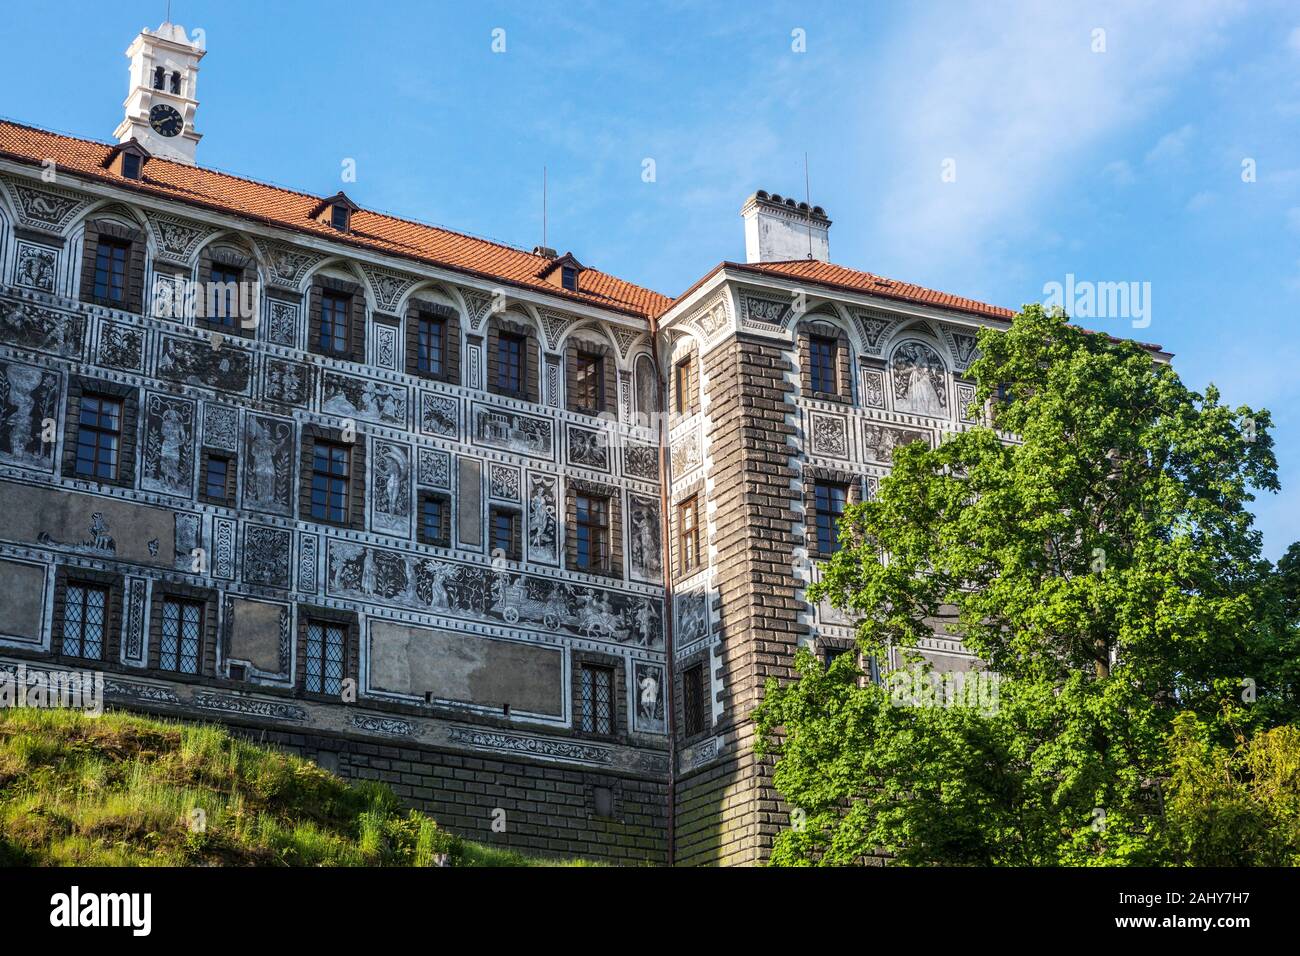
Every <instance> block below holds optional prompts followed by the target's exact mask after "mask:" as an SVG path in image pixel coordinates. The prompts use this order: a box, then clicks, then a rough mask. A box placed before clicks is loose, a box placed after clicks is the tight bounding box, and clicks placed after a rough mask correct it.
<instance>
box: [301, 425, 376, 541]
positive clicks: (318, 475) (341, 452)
mask: <svg viewBox="0 0 1300 956" xmlns="http://www.w3.org/2000/svg"><path fill="white" fill-rule="evenodd" d="M348 438H353V439H354V440H353V441H348V440H347V439H348ZM298 481H299V498H298V516H299V517H300V518H303V519H310V520H312V521H320V522H323V523H326V524H332V525H336V526H338V527H343V528H352V529H354V530H358V531H360V530H363V529H364V528H365V521H366V439H365V436H364V435H363V434H361V433H360V432H357V433H355V434H348V433H345V432H343V431H341V430H340V429H337V428H326V427H324V426H322V425H304V426H303V430H302V448H301V458H300V460H299V469H298Z"/></svg>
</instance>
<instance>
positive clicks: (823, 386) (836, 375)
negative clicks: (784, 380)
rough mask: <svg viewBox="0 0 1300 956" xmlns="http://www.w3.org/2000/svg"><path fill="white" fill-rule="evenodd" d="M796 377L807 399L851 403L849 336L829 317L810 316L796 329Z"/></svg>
mask: <svg viewBox="0 0 1300 956" xmlns="http://www.w3.org/2000/svg"><path fill="white" fill-rule="evenodd" d="M797 339H798V347H799V370H800V374H799V378H800V384H801V386H802V388H803V393H804V395H806V396H807V397H808V398H815V399H817V400H818V401H823V402H837V403H839V404H851V403H852V401H853V372H852V361H853V357H852V354H851V349H850V346H849V337H848V335H847V334H846V333H845V332H844V330H843V329H841V328H840V327H839V326H838V325H837V324H835V323H834V322H832V321H830V320H829V318H825V317H818V316H816V315H814V316H810V317H809V318H808V319H807V320H805V321H804V322H802V323H800V325H799V331H798V336H797Z"/></svg>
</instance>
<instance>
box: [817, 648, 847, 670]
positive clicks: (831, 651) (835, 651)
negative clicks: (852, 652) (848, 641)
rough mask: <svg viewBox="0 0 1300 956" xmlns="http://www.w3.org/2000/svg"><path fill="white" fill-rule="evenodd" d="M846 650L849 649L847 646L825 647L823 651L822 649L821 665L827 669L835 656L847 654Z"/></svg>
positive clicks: (833, 661)
mask: <svg viewBox="0 0 1300 956" xmlns="http://www.w3.org/2000/svg"><path fill="white" fill-rule="evenodd" d="M848 652H849V649H848V648H847V647H828V648H826V649H825V650H824V651H822V666H823V667H825V668H826V669H827V670H829V669H830V666H831V665H832V664H834V663H835V660H836V658H838V657H840V656H842V655H844V654H847V653H848Z"/></svg>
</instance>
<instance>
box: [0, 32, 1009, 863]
mask: <svg viewBox="0 0 1300 956" xmlns="http://www.w3.org/2000/svg"><path fill="white" fill-rule="evenodd" d="M127 56H128V59H129V61H130V87H129V93H128V98H127V101H126V112H125V117H124V119H123V120H122V123H121V125H120V126H119V127H118V129H117V131H116V134H115V136H116V140H117V141H116V142H115V143H112V144H106V143H100V142H95V141H90V140H83V139H76V138H72V137H68V136H62V135H57V134H54V133H50V132H46V131H45V130H43V129H39V128H36V127H32V126H25V125H20V124H17V123H13V122H0V497H2V498H3V507H0V669H2V670H4V671H5V672H7V673H9V674H16V673H19V672H20V670H21V671H23V672H28V673H36V672H40V671H45V672H55V673H57V672H62V671H70V670H90V671H95V672H99V673H102V674H103V687H104V694H105V698H106V700H107V702H108V703H109V704H110V705H112V706H118V707H124V708H128V709H133V710H139V711H145V712H150V713H156V714H162V715H168V716H175V717H183V718H187V719H200V720H215V721H221V722H224V723H226V724H228V725H230V726H232V727H234V728H237V729H238V730H239V731H240V732H241V733H245V734H247V735H249V736H251V737H254V738H256V739H262V740H266V741H269V742H272V743H275V744H278V745H280V746H283V747H286V748H289V749H291V750H294V751H297V752H299V753H302V754H304V755H306V756H308V757H310V758H311V759H313V760H315V761H317V762H318V763H320V764H321V765H322V766H325V767H327V768H328V769H331V770H335V771H337V772H339V773H341V774H343V775H344V776H348V777H356V778H372V779H378V780H383V781H385V782H387V783H389V784H390V785H392V786H393V788H394V789H395V790H396V792H397V793H398V794H399V796H401V797H402V799H403V800H405V801H407V802H408V803H410V804H411V805H413V806H417V807H420V808H421V809H424V810H427V811H428V812H429V813H431V814H432V815H433V816H435V817H436V818H437V819H438V821H439V822H440V823H441V824H442V825H445V826H447V827H448V828H450V829H452V830H454V831H456V832H459V833H462V834H465V835H467V836H471V837H473V838H476V839H480V840H483V841H485V842H492V843H501V844H505V845H509V846H512V847H516V848H519V849H522V850H525V851H532V852H542V853H551V854H559V855H568V854H581V855H585V856H590V857H594V858H600V859H607V860H614V861H630V862H638V861H652V862H665V861H666V860H667V859H668V858H669V852H670V846H671V851H672V858H673V859H674V861H676V862H678V863H683V864H697V863H698V864H704V863H725V864H732V863H753V862H758V861H761V860H762V859H763V857H764V854H765V850H766V847H767V846H768V845H769V844H770V840H771V837H772V836H773V835H774V834H775V833H776V832H777V831H778V830H779V829H780V828H781V827H782V826H785V825H787V824H788V817H787V815H786V814H787V809H788V808H785V807H784V806H783V805H782V804H781V802H780V801H779V799H778V797H777V795H776V794H775V792H774V791H773V790H772V788H771V786H770V775H769V770H768V768H766V767H764V766H762V765H761V764H759V763H758V762H757V761H756V760H755V759H754V757H753V755H752V751H751V747H752V743H753V729H752V723H751V722H750V720H749V716H748V715H749V713H750V711H751V710H752V709H753V707H754V705H755V704H757V702H758V700H759V694H760V692H761V689H762V685H763V681H764V680H765V679H766V678H767V677H768V676H769V675H778V676H780V675H784V674H788V673H789V668H790V663H791V659H792V656H793V652H794V649H795V648H796V647H798V646H800V645H801V644H802V645H807V646H809V647H811V648H812V649H813V650H814V651H816V652H817V653H819V654H822V655H824V656H831V655H833V654H836V653H840V652H842V651H844V650H846V649H848V648H849V647H851V645H852V627H851V622H849V621H847V620H845V619H843V618H842V617H840V616H838V615H837V614H836V613H835V612H834V611H832V610H831V609H829V608H827V607H812V606H809V605H808V603H807V602H806V601H804V599H803V589H804V588H805V587H806V586H807V584H808V583H809V582H810V581H811V580H812V579H813V577H814V576H815V575H816V574H817V573H818V571H817V566H816V561H817V559H818V558H821V557H825V556H826V555H827V554H828V553H829V552H830V551H832V550H833V549H834V547H835V531H834V519H835V517H836V516H837V515H838V513H839V512H840V511H842V509H843V508H844V507H845V506H846V505H847V504H849V503H851V502H853V501H857V500H860V499H861V498H862V497H863V496H868V495H870V494H872V492H873V489H874V488H875V487H876V486H877V483H878V481H879V479H880V477H881V476H883V475H884V474H886V473H887V472H888V468H889V463H890V458H891V454H892V451H893V449H894V448H896V447H898V446H899V445H900V444H903V443H906V442H910V441H925V442H929V443H934V442H937V441H940V440H941V439H942V437H943V435H944V433H947V432H954V431H960V430H962V429H966V428H969V427H972V426H974V425H975V424H977V422H976V421H975V419H974V418H973V417H972V409H971V408H970V402H971V399H972V398H973V395H974V391H973V388H974V387H973V384H972V383H971V382H970V381H968V380H967V379H966V378H965V377H964V373H965V371H966V369H967V367H968V366H969V364H970V362H971V361H972V359H973V357H974V354H975V335H976V332H977V331H978V329H979V328H980V327H983V326H990V325H992V326H1005V324H1006V323H1007V322H1008V320H1009V318H1010V316H1011V312H1010V311H1009V310H1006V309H1002V308H998V307H995V306H990V305H985V304H983V303H978V302H974V301H971V300H967V299H962V298H959V297H956V296H951V295H946V294H943V293H938V292H933V291H931V290H926V289H922V288H919V287H916V286H912V285H908V284H906V283H900V282H894V281H891V280H886V279H882V278H880V277H877V276H874V275H872V274H869V273H865V272H860V271H857V270H853V269H848V268H845V267H841V266H837V265H832V264H831V263H830V262H829V238H828V237H829V228H830V221H829V219H828V218H827V217H826V215H825V213H824V212H823V211H822V210H821V209H819V208H809V207H807V206H806V205H803V204H799V203H796V202H794V201H792V200H788V199H783V198H782V197H780V196H778V195H773V194H769V193H766V192H758V193H755V194H754V195H753V196H751V197H750V199H749V200H748V201H747V203H746V204H745V207H744V209H743V210H742V215H743V219H744V224H745V237H746V247H747V261H746V262H744V263H739V262H723V263H721V264H720V265H718V266H717V267H715V268H714V269H713V270H712V271H710V272H709V273H708V274H707V275H705V277H704V278H702V279H701V280H700V281H699V282H697V283H696V284H695V285H694V286H693V287H692V288H691V289H690V290H688V291H687V292H686V293H684V294H683V295H681V296H679V297H677V298H675V299H672V298H669V297H666V296H663V295H660V294H658V293H655V292H652V291H649V290H646V289H642V288H639V287H637V286H635V285H633V284H631V283H628V282H625V281H622V280H620V279H617V278H615V277H613V276H610V275H607V274H605V273H602V272H600V271H599V270H597V269H595V268H589V267H587V266H585V265H584V264H583V263H582V262H580V261H579V260H578V259H577V258H576V257H574V256H573V255H571V254H564V255H560V254H557V253H556V252H555V251H553V250H549V249H543V248H537V249H534V250H531V251H526V250H522V249H515V248H511V247H508V246H503V245H500V244H496V243H491V242H487V241H485V240H481V239H476V238H472V237H469V236H465V235H461V234H458V233H454V232H450V231H447V230H444V229H439V228H434V227H431V226H427V225H423V224H420V223H416V222H412V221H408V220H403V219H399V218H396V217H393V216H389V215H385V214H380V213H376V212H372V211H369V210H366V209H365V208H363V207H361V206H359V205H357V204H356V203H355V202H353V200H352V199H351V198H349V197H348V196H347V195H345V194H344V193H342V192H340V193H338V194H337V195H334V196H330V197H318V196H309V195H305V194H302V193H296V192H292V191H289V190H285V189H281V188H277V187H272V186H268V185H264V184H261V183H258V182H255V181H252V180H247V179H242V178H238V177H236V176H232V175H229V174H225V173H218V172H213V171H209V170H205V169H203V168H202V167H201V166H199V165H197V164H196V162H195V155H196V149H197V144H198V142H199V139H200V135H199V134H198V132H197V131H196V125H195V124H196V120H195V114H196V109H197V105H198V102H197V98H196V96H197V79H198V71H199V61H200V60H201V59H202V57H203V56H204V50H203V49H202V47H201V45H199V44H196V43H194V42H193V41H192V40H191V38H190V37H189V36H188V35H187V34H186V32H185V31H184V30H183V29H182V28H180V27H178V26H175V25H172V24H164V25H163V26H161V27H160V28H159V29H158V30H156V31H151V30H144V31H142V32H141V34H140V35H139V36H138V37H137V38H136V40H135V41H134V43H132V45H131V47H130V48H129V49H128V51H127ZM924 652H925V653H926V654H927V655H928V656H930V657H931V658H932V659H933V660H935V661H936V662H940V663H942V665H943V666H944V667H945V668H948V669H952V668H959V669H960V668H963V667H966V666H968V664H969V655H967V654H966V653H965V652H964V650H963V649H962V648H961V646H960V644H959V643H958V642H957V641H955V640H953V639H951V638H948V637H945V636H944V635H942V634H936V635H935V636H934V637H933V639H931V640H930V641H929V642H927V645H926V647H925V648H924Z"/></svg>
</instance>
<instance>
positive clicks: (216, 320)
mask: <svg viewBox="0 0 1300 956" xmlns="http://www.w3.org/2000/svg"><path fill="white" fill-rule="evenodd" d="M199 281H200V283H201V286H200V295H199V296H198V298H199V299H201V301H196V302H195V305H194V312H195V315H194V324H195V325H197V326H198V327H200V328H205V329H212V330H213V331H216V332H220V333H222V334H223V335H237V336H239V337H241V338H254V337H255V336H256V333H257V325H258V323H260V321H261V316H253V317H252V318H253V321H252V322H250V323H249V324H248V325H245V321H246V319H245V318H244V317H243V316H241V315H238V314H236V315H234V316H232V317H231V319H232V321H225V320H224V319H223V317H221V316H217V315H210V314H209V310H208V305H209V303H210V302H211V301H212V297H211V296H212V292H211V290H212V289H213V288H214V287H215V286H216V284H217V283H218V282H219V281H220V282H222V283H223V284H224V282H226V281H232V282H235V283H238V284H241V285H242V284H244V283H255V282H257V264H256V262H255V260H254V259H253V258H252V257H251V256H248V255H244V254H242V253H240V252H238V251H236V250H234V249H230V248H227V247H223V246H219V247H217V248H215V249H214V248H208V249H204V250H203V253H202V254H201V255H200V256H199ZM234 302H235V304H236V305H238V304H239V302H240V292H239V290H238V288H237V289H236V290H235V293H234Z"/></svg>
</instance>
